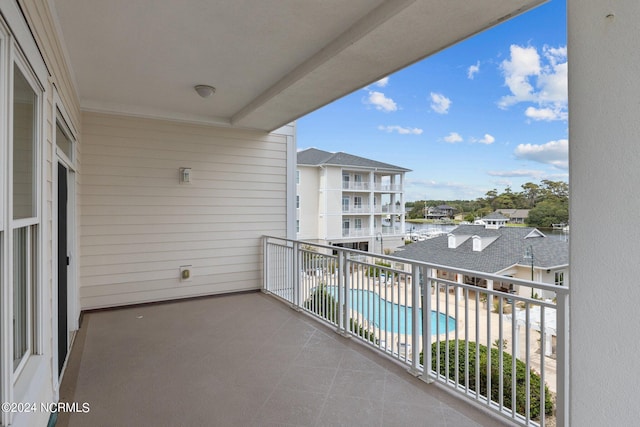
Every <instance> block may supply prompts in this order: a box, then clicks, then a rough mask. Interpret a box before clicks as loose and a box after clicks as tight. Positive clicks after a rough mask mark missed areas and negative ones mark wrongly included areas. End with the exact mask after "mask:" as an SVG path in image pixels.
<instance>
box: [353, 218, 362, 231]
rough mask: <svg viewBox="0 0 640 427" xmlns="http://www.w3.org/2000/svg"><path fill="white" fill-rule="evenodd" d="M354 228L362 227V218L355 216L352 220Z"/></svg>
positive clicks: (359, 228)
mask: <svg viewBox="0 0 640 427" xmlns="http://www.w3.org/2000/svg"><path fill="white" fill-rule="evenodd" d="M354 228H355V229H356V230H361V229H362V219H361V218H356V219H355V220H354Z"/></svg>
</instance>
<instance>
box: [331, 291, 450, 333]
mask: <svg viewBox="0 0 640 427" xmlns="http://www.w3.org/2000/svg"><path fill="white" fill-rule="evenodd" d="M337 291H338V288H337V287H335V286H328V287H327V292H329V293H330V294H331V295H333V297H334V298H337V294H336V293H337ZM349 292H350V295H349V299H350V301H351V309H352V310H355V311H357V312H358V313H360V314H361V315H362V317H364V318H365V319H366V320H367V321H368V322H369V324H374V325H375V326H376V327H378V328H380V329H381V330H385V331H387V332H393V333H396V334H398V333H399V334H406V333H407V332H406V331H409V333H411V330H412V327H413V307H405V306H404V305H398V304H395V303H392V302H391V301H387V300H384V299H382V298H381V297H380V296H379V295H378V294H376V293H375V292H372V291H368V290H365V289H351V290H350V291H349ZM418 318H419V319H420V323H419V324H418V333H419V334H421V333H422V309H421V308H420V309H418ZM405 320H406V321H405ZM436 322H437V323H436ZM405 327H406V329H405ZM455 328H456V319H455V318H453V317H450V316H447V315H445V314H443V313H437V312H435V311H432V312H431V335H436V334H444V333H446V332H449V331H453V330H455Z"/></svg>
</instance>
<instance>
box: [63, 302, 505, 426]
mask: <svg viewBox="0 0 640 427" xmlns="http://www.w3.org/2000/svg"><path fill="white" fill-rule="evenodd" d="M60 394H61V398H62V401H63V402H82V403H84V402H86V403H88V404H89V408H90V411H89V412H86V413H63V412H61V413H60V414H59V415H58V423H57V424H56V425H57V427H61V426H100V425H112V426H272V425H273V426H275V425H306V426H324V425H327V426H329V425H348V426H358V425H361V426H365V425H366V426H392V425H396V426H419V425H430V426H437V425H442V426H444V425H455V426H459V427H474V426H475V427H477V426H486V427H489V426H495V425H500V424H496V421H495V420H494V419H492V418H491V417H489V416H487V415H486V414H485V413H483V412H482V411H480V410H478V409H476V408H474V407H472V406H470V405H465V404H461V403H460V402H459V401H458V400H457V399H455V398H454V397H452V396H451V395H450V394H448V393H446V392H444V391H443V390H441V389H440V388H437V387H434V386H429V385H427V384H425V383H424V382H422V381H420V380H419V379H417V378H415V377H414V376H411V375H409V374H407V372H406V370H405V369H404V368H403V367H402V366H401V365H398V364H397V363H393V361H390V360H389V359H388V358H387V357H385V356H384V355H382V354H378V353H375V352H372V351H370V350H369V349H368V348H366V347H365V346H363V345H361V343H360V342H359V341H358V340H352V339H347V338H345V337H343V336H341V335H339V334H336V333H335V328H332V327H328V326H327V325H325V324H324V323H321V322H317V321H316V320H315V319H314V318H312V317H310V316H309V315H308V314H307V313H304V312H300V311H297V310H292V309H291V308H290V307H289V305H286V304H282V303H281V302H280V301H278V300H277V299H275V298H273V297H271V296H268V295H265V294H263V293H259V292H253V293H245V294H233V295H227V296H219V297H210V298H200V299H191V300H184V301H175V302H169V303H162V304H151V305H144V306H134V307H128V308H126V307H125V308H121V309H116V310H107V311H96V312H89V313H85V314H84V316H83V320H82V327H81V329H80V331H79V332H78V335H77V336H76V341H75V344H74V348H73V351H72V353H71V356H70V360H69V363H68V365H67V371H66V374H65V377H64V380H63V383H62V386H61V390H60Z"/></svg>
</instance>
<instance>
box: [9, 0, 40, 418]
mask: <svg viewBox="0 0 640 427" xmlns="http://www.w3.org/2000/svg"><path fill="white" fill-rule="evenodd" d="M0 10H2V14H1V15H0V199H1V200H2V202H1V203H0V205H1V206H2V208H1V209H0V230H1V231H0V243H1V244H2V247H1V248H0V273H1V276H0V304H1V305H2V306H1V307H0V341H1V344H2V345H1V346H0V401H2V402H28V401H36V400H37V399H38V397H40V396H41V394H40V392H41V391H42V388H40V387H38V386H34V384H35V383H36V382H37V383H38V384H44V382H45V381H46V379H45V378H42V377H41V376H39V374H38V373H40V374H41V373H42V372H43V369H46V368H45V367H44V366H45V365H46V364H47V363H51V360H50V359H47V358H46V357H45V356H44V355H40V354H39V353H42V350H43V349H44V348H45V347H44V344H43V342H44V336H43V333H44V330H45V328H44V327H43V319H44V318H45V317H48V316H49V315H50V312H48V311H47V312H46V313H44V312H43V308H44V304H43V300H44V299H45V297H46V296H45V295H43V286H42V284H43V283H46V282H47V277H45V274H44V273H45V271H44V268H43V265H45V260H44V257H43V253H44V249H43V248H44V244H43V240H44V237H43V236H46V235H48V230H47V224H46V223H45V221H43V219H42V218H43V217H42V212H43V209H44V206H45V203H46V198H45V195H44V191H43V188H44V184H43V181H42V180H43V171H44V170H45V163H46V162H45V159H44V138H45V135H46V134H47V133H46V120H45V113H46V111H47V110H46V109H45V105H46V104H45V101H46V89H45V84H46V83H47V82H48V76H49V74H48V71H47V68H46V66H45V63H44V60H43V58H42V56H41V55H40V51H39V49H38V47H37V45H36V43H35V40H34V38H33V34H32V33H31V30H30V28H29V26H28V25H27V23H26V21H25V18H24V15H23V13H22V10H21V9H20V6H19V5H18V2H17V1H15V0H0ZM14 63H16V64H17V67H18V68H19V69H20V72H21V73H22V74H23V75H24V77H25V78H26V79H27V81H28V82H29V84H30V85H31V86H32V88H36V90H35V92H36V94H37V100H36V114H35V119H36V125H35V135H34V136H35V138H36V144H35V152H34V158H35V160H34V161H35V169H34V177H33V179H34V180H35V182H34V193H35V194H34V202H35V212H34V215H35V216H34V217H32V218H27V219H20V220H13V200H12V192H13V188H12V186H13V175H12V174H13V160H12V155H13V153H12V152H11V151H10V150H11V149H12V148H11V147H10V145H12V144H10V142H12V135H11V134H10V129H11V128H12V127H13V125H12V124H13V118H12V117H11V114H12V112H13V100H12V91H13V77H12V75H13V68H14V65H13V64H14ZM35 224H37V227H35V228H37V236H36V237H35V244H36V245H37V249H36V250H37V252H36V254H35V256H36V260H37V261H36V265H35V268H34V271H35V274H36V282H35V284H33V285H32V286H33V287H34V288H35V290H36V295H34V297H35V300H34V301H33V304H32V305H31V309H32V314H33V322H34V325H33V326H34V328H33V330H34V332H35V337H34V339H33V340H32V345H33V347H32V355H31V356H30V357H28V358H27V360H26V362H24V363H23V366H21V367H19V369H18V370H17V371H14V369H13V327H12V326H11V319H12V318H13V230H14V229H17V228H21V227H25V226H30V227H31V226H32V225H35ZM47 337H49V335H48V334H47ZM19 416H20V414H17V413H12V412H1V413H0V424H2V425H9V424H11V423H12V422H14V418H16V417H19Z"/></svg>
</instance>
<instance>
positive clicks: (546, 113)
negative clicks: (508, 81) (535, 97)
mask: <svg viewBox="0 0 640 427" xmlns="http://www.w3.org/2000/svg"><path fill="white" fill-rule="evenodd" d="M524 115H525V116H527V117H529V118H530V119H533V120H535V121H542V120H543V121H546V122H551V121H554V120H567V118H568V117H569V113H568V112H567V111H566V110H562V109H560V108H535V107H527V109H526V110H525V112H524Z"/></svg>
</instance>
